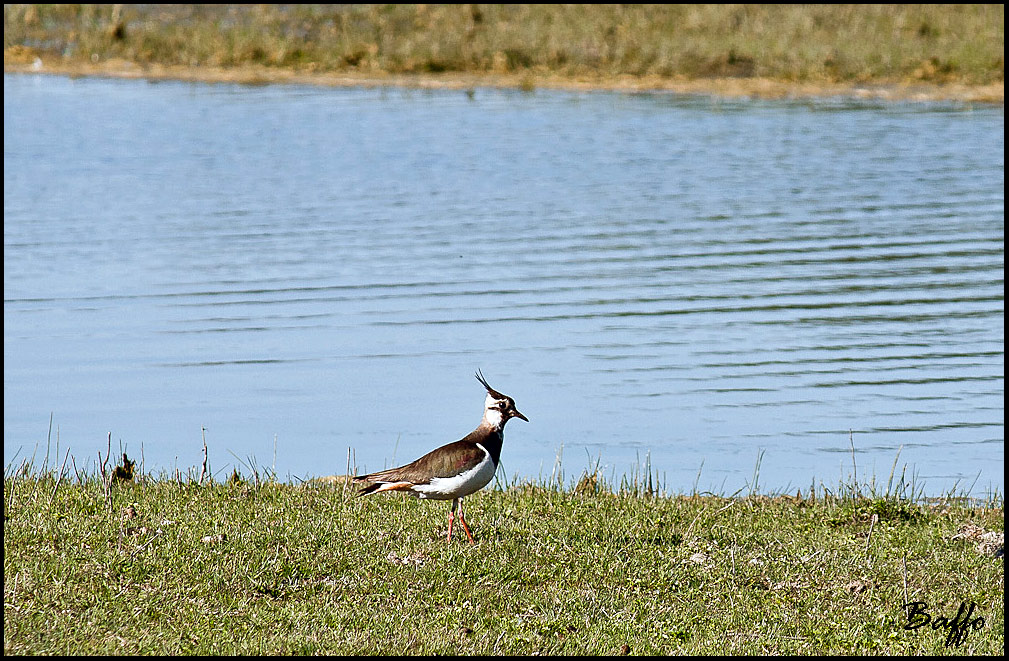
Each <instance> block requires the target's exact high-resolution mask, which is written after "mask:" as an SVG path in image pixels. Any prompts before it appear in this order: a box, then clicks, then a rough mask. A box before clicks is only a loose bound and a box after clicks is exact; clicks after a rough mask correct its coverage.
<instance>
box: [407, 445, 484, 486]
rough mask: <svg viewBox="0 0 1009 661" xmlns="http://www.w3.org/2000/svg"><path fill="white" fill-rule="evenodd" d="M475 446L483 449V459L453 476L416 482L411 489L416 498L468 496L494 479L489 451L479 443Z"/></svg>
mask: <svg viewBox="0 0 1009 661" xmlns="http://www.w3.org/2000/svg"><path fill="white" fill-rule="evenodd" d="M477 447H479V448H480V449H481V450H483V454H484V456H483V461H481V462H480V463H479V464H477V465H476V466H474V467H473V468H470V469H469V470H467V471H465V472H463V473H460V474H458V475H455V476H453V477H435V478H432V479H431V482H430V483H428V484H418V485H416V486H414V487H413V489H412V491H413V492H414V493H415V494H416V495H417V497H418V498H432V499H435V500H451V499H453V498H462V497H463V496H468V495H470V494H471V493H475V492H477V491H479V490H480V489H483V488H484V487H485V486H487V484H488V483H489V482H490V481H491V480H492V479H494V469H495V468H496V466H494V461H493V460H492V459H491V457H490V453H489V452H487V450H486V449H485V448H484V447H483V446H482V445H480V444H477Z"/></svg>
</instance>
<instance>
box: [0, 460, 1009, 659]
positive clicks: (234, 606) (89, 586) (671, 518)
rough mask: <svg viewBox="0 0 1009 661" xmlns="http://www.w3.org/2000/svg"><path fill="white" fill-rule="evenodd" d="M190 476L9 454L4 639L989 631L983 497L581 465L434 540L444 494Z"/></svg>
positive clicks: (998, 587)
mask: <svg viewBox="0 0 1009 661" xmlns="http://www.w3.org/2000/svg"><path fill="white" fill-rule="evenodd" d="M198 474H199V471H191V472H190V474H189V477H188V478H186V477H183V476H163V477H160V478H157V479H154V478H151V477H144V476H142V475H137V476H134V477H133V479H131V480H128V481H121V480H113V481H112V482H111V484H109V486H108V487H106V484H107V483H106V482H105V481H103V478H101V477H99V476H90V477H88V476H85V475H80V476H78V475H76V474H75V470H74V469H72V468H71V465H68V466H67V467H66V469H65V471H63V472H59V471H56V470H50V471H38V470H32V469H30V468H29V467H27V466H22V468H21V469H19V470H16V471H13V472H8V474H7V475H5V479H4V519H5V521H4V652H5V653H7V654H11V653H15V654H93V653H98V654H133V653H140V654H196V653H199V654H210V653H216V654H234V653H238V654H258V653H340V654H395V655H401V654H403V653H410V654H533V653H553V654H620V653H628V652H629V653H630V654H670V653H675V654H694V653H701V654H716V653H718V654H721V653H737V654H738V653H742V654H809V653H841V654H844V653H872V654H920V653H924V654H963V653H966V654H992V655H999V654H1001V653H1002V650H1003V648H1004V619H1003V594H1004V593H1003V590H1004V573H1003V560H1002V559H1001V558H995V557H993V547H992V546H991V545H989V544H987V543H986V541H985V540H987V539H990V537H991V535H987V536H986V535H985V533H988V532H991V531H1001V530H1003V525H1004V510H1003V505H1002V503H1001V502H997V503H988V504H973V505H968V504H965V503H964V502H963V501H959V500H957V499H950V500H948V501H947V502H933V503H930V504H926V503H919V502H912V501H911V500H908V499H906V498H901V497H897V496H894V495H892V494H891V495H890V496H878V495H877V496H871V495H864V494H863V495H858V494H857V493H847V492H846V493H845V494H843V495H833V496H832V495H829V494H826V493H821V494H819V495H818V496H817V497H811V495H810V494H806V497H801V496H799V497H792V496H778V497H774V498H769V497H766V496H751V497H747V498H724V497H718V496H710V495H708V496H704V495H693V496H663V495H657V494H654V493H649V490H648V489H647V488H646V487H645V485H643V484H637V483H636V484H633V485H626V484H625V485H624V488H621V489H613V488H609V487H607V486H606V485H605V484H602V483H601V482H599V481H598V479H596V478H585V479H582V480H581V481H580V482H579V483H578V485H577V486H573V485H569V488H566V489H561V488H558V486H557V485H546V484H540V485H528V484H526V485H512V486H510V487H508V488H507V489H501V488H499V489H494V490H488V491H485V492H481V493H479V494H476V495H474V496H472V497H470V498H469V499H468V500H467V504H468V507H467V518H468V519H469V521H470V523H471V526H472V528H473V531H474V534H475V535H476V538H477V543H476V545H474V546H471V545H470V544H468V543H467V542H465V541H464V537H463V536H461V535H460V536H458V537H457V538H455V539H453V542H452V543H451V544H448V543H446V541H445V539H444V536H445V531H446V514H447V504H446V503H436V502H424V501H417V500H413V499H408V498H401V497H399V496H398V495H394V496H392V497H370V498H356V497H354V496H353V492H354V489H353V488H351V487H348V486H347V485H346V484H344V483H343V482H341V481H339V480H333V481H330V482H313V483H308V484H303V485H285V484H277V483H274V482H272V481H262V480H259V479H253V480H242V479H237V477H238V476H234V477H235V478H236V479H233V480H231V481H229V482H228V483H226V484H209V483H206V482H205V483H204V484H202V485H201V484H199V481H198V478H197V477H196V476H197V475H198ZM109 475H111V473H109ZM460 532H461V531H460ZM909 602H922V603H924V604H926V605H927V606H921V607H918V608H919V609H920V610H926V611H927V612H928V614H929V615H930V617H932V618H936V617H939V616H942V617H946V618H950V619H952V618H954V616H955V615H956V614H957V611H958V609H959V607H960V605H961V603H964V602H966V603H967V604H971V603H973V604H975V605H976V606H975V610H974V611H973V613H972V614H971V616H970V618H969V619H970V620H971V625H969V626H968V627H967V628H965V629H959V628H958V629H956V630H955V631H953V633H954V636H953V637H952V638H950V630H949V629H938V630H935V629H933V628H932V627H931V626H925V627H922V628H918V629H915V630H905V629H904V625H905V624H906V623H907V622H908V616H907V610H906V609H904V608H903V607H902V605H903V604H905V603H909ZM916 617H917V621H921V620H922V616H916ZM978 617H980V618H983V619H982V620H978ZM962 619H963V618H961V620H962ZM974 627H977V628H976V629H975V628H974ZM958 632H959V633H958ZM957 635H961V636H963V637H961V638H960V639H959V640H956V636H957ZM948 642H951V643H953V644H950V645H949V646H947V643H948ZM957 642H959V644H958V645H957V644H956V643H957Z"/></svg>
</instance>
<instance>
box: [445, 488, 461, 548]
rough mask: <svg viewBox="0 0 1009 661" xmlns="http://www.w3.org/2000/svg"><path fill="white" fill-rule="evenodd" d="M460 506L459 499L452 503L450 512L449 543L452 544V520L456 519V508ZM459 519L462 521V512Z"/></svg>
mask: <svg viewBox="0 0 1009 661" xmlns="http://www.w3.org/2000/svg"><path fill="white" fill-rule="evenodd" d="M458 506H459V499H458V498H456V499H455V500H453V501H452V509H450V510H449V511H448V541H450V542H451V541H452V519H454V518H455V508H456V507H458ZM459 519H460V520H462V512H460V513H459ZM464 525H465V524H464Z"/></svg>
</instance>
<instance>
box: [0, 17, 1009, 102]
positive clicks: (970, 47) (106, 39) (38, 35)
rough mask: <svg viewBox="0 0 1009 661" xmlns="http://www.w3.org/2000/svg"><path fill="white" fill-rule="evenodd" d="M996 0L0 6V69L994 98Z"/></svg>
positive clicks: (998, 78) (998, 51) (998, 32)
mask: <svg viewBox="0 0 1009 661" xmlns="http://www.w3.org/2000/svg"><path fill="white" fill-rule="evenodd" d="M1004 17H1005V14H1004V7H1003V6H1001V5H995V6H992V5H986V6H951V5H947V6H939V5H886V6H866V5H816V6H812V5H784V6H779V5H766V6H764V5H761V6H742V5H658V6H654V5H653V6H641V5H340V6H328V5H285V6H273V5H256V6H241V7H239V6H228V5H5V7H4V66H5V70H8V71H24V70H41V71H52V72H62V73H80V74H102V75H124V76H148V77H174V78H189V79H197V80H238V81H243V82H274V81H276V82H283V81H291V82H315V83H321V84H360V83H378V84H386V83H393V84H416V83H418V82H421V83H422V84H432V85H447V86H458V87H464V86H465V87H468V86H474V85H483V84H489V85H510V86H519V87H524V88H527V89H528V88H532V87H537V86H551V87H572V86H573V87H584V86H588V87H601V88H620V89H669V90H678V91H695V92H705V91H707V92H715V93H720V94H734V93H735V94H757V95H783V94H833V93H844V92H845V91H847V92H848V93H851V92H853V91H854V90H858V91H859V92H860V93H862V94H876V95H884V96H885V95H891V96H905V97H906V96H916V95H917V96H922V95H923V96H926V97H930V98H933V97H934V98H964V99H977V100H996V101H1001V100H1002V98H1003V94H1004V92H1003V89H1004V82H1003V81H1004V69H1005V65H1004V56H1003V53H1004V43H1005V31H1004V22H1005V18H1004Z"/></svg>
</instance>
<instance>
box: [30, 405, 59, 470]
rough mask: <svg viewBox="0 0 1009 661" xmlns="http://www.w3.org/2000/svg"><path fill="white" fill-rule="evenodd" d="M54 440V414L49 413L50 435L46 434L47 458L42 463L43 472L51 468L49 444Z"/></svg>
mask: <svg viewBox="0 0 1009 661" xmlns="http://www.w3.org/2000/svg"><path fill="white" fill-rule="evenodd" d="M52 439H53V414H52V413H49V433H48V434H46V458H45V460H44V461H43V462H42V468H43V470H44V469H46V468H49V442H50V441H52ZM33 460H34V458H33ZM57 461H58V460H57Z"/></svg>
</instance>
